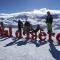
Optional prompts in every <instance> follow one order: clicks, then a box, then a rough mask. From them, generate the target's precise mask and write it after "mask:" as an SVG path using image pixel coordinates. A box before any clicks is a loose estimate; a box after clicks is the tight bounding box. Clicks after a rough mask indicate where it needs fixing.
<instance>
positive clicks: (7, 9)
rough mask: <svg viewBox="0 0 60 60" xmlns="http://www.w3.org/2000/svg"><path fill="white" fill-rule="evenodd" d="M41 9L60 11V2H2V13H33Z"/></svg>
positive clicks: (33, 0) (21, 0)
mask: <svg viewBox="0 0 60 60" xmlns="http://www.w3.org/2000/svg"><path fill="white" fill-rule="evenodd" d="M41 8H48V9H56V10H60V0H0V13H14V12H22V11H31V10H34V9H41Z"/></svg>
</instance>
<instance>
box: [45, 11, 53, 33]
mask: <svg viewBox="0 0 60 60" xmlns="http://www.w3.org/2000/svg"><path fill="white" fill-rule="evenodd" d="M52 22H53V17H52V15H51V14H50V12H49V11H48V12H47V17H46V24H47V30H48V33H52Z"/></svg>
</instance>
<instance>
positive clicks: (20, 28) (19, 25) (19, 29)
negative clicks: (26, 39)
mask: <svg viewBox="0 0 60 60" xmlns="http://www.w3.org/2000/svg"><path fill="white" fill-rule="evenodd" d="M22 28H23V23H22V21H20V20H18V31H22Z"/></svg>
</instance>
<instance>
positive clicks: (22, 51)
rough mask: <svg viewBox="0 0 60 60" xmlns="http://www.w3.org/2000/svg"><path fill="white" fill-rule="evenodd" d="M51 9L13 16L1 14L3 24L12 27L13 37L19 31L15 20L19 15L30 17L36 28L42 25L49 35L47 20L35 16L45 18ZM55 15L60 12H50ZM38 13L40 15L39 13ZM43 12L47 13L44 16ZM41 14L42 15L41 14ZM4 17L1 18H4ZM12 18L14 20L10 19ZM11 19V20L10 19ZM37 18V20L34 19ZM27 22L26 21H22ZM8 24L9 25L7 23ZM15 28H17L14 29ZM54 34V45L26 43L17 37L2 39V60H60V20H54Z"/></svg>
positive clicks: (0, 42)
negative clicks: (58, 41)
mask: <svg viewBox="0 0 60 60" xmlns="http://www.w3.org/2000/svg"><path fill="white" fill-rule="evenodd" d="M48 10H49V9H46V8H44V9H40V10H36V9H35V10H34V11H31V12H22V13H14V14H13V13H12V14H1V15H2V16H3V18H4V20H1V19H0V21H3V23H4V24H5V26H10V25H11V26H12V28H13V36H15V32H16V30H17V22H16V21H17V20H18V19H17V20H16V19H15V17H16V16H18V15H21V14H22V15H24V14H26V15H28V16H29V18H28V19H27V20H28V21H30V23H31V24H32V25H33V26H34V25H37V24H40V26H41V27H42V28H43V30H44V32H46V33H47V26H46V23H45V19H42V20H39V19H37V18H36V17H35V16H36V15H38V16H44V15H45V13H46V12H47V11H48ZM49 11H51V12H53V13H54V14H56V13H58V14H59V13H60V11H59V10H49ZM37 12H38V13H37ZM43 12H45V13H44V14H43ZM40 13H41V14H40ZM2 16H0V17H1V18H2ZM10 17H12V18H10ZM8 18H9V19H8ZM34 18H35V19H34ZM14 19H15V20H14ZM21 20H22V21H25V18H24V19H21ZM14 21H15V22H14ZM6 22H7V23H6ZM14 26H15V27H14ZM53 32H55V37H52V39H53V41H54V42H53V43H49V42H48V41H47V42H40V43H39V42H37V43H38V44H37V43H36V42H34V43H33V42H30V41H28V42H26V41H25V39H24V38H22V39H16V38H15V37H11V38H8V37H0V60H60V46H59V44H58V43H57V40H56V35H57V34H58V33H60V18H57V19H54V22H53ZM46 40H47V39H46Z"/></svg>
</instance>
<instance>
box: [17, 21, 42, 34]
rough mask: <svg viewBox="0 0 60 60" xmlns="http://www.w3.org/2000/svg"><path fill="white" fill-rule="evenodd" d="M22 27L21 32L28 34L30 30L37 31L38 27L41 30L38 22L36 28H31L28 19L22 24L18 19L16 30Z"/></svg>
mask: <svg viewBox="0 0 60 60" xmlns="http://www.w3.org/2000/svg"><path fill="white" fill-rule="evenodd" d="M22 29H23V34H24V35H25V34H27V35H28V34H29V32H30V31H33V32H34V33H37V31H38V30H39V29H40V30H43V29H42V28H41V27H40V25H39V24H38V25H37V27H36V29H34V28H33V26H32V24H30V22H29V21H25V23H24V24H23V22H22V21H20V20H18V31H20V32H21V31H22Z"/></svg>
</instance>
